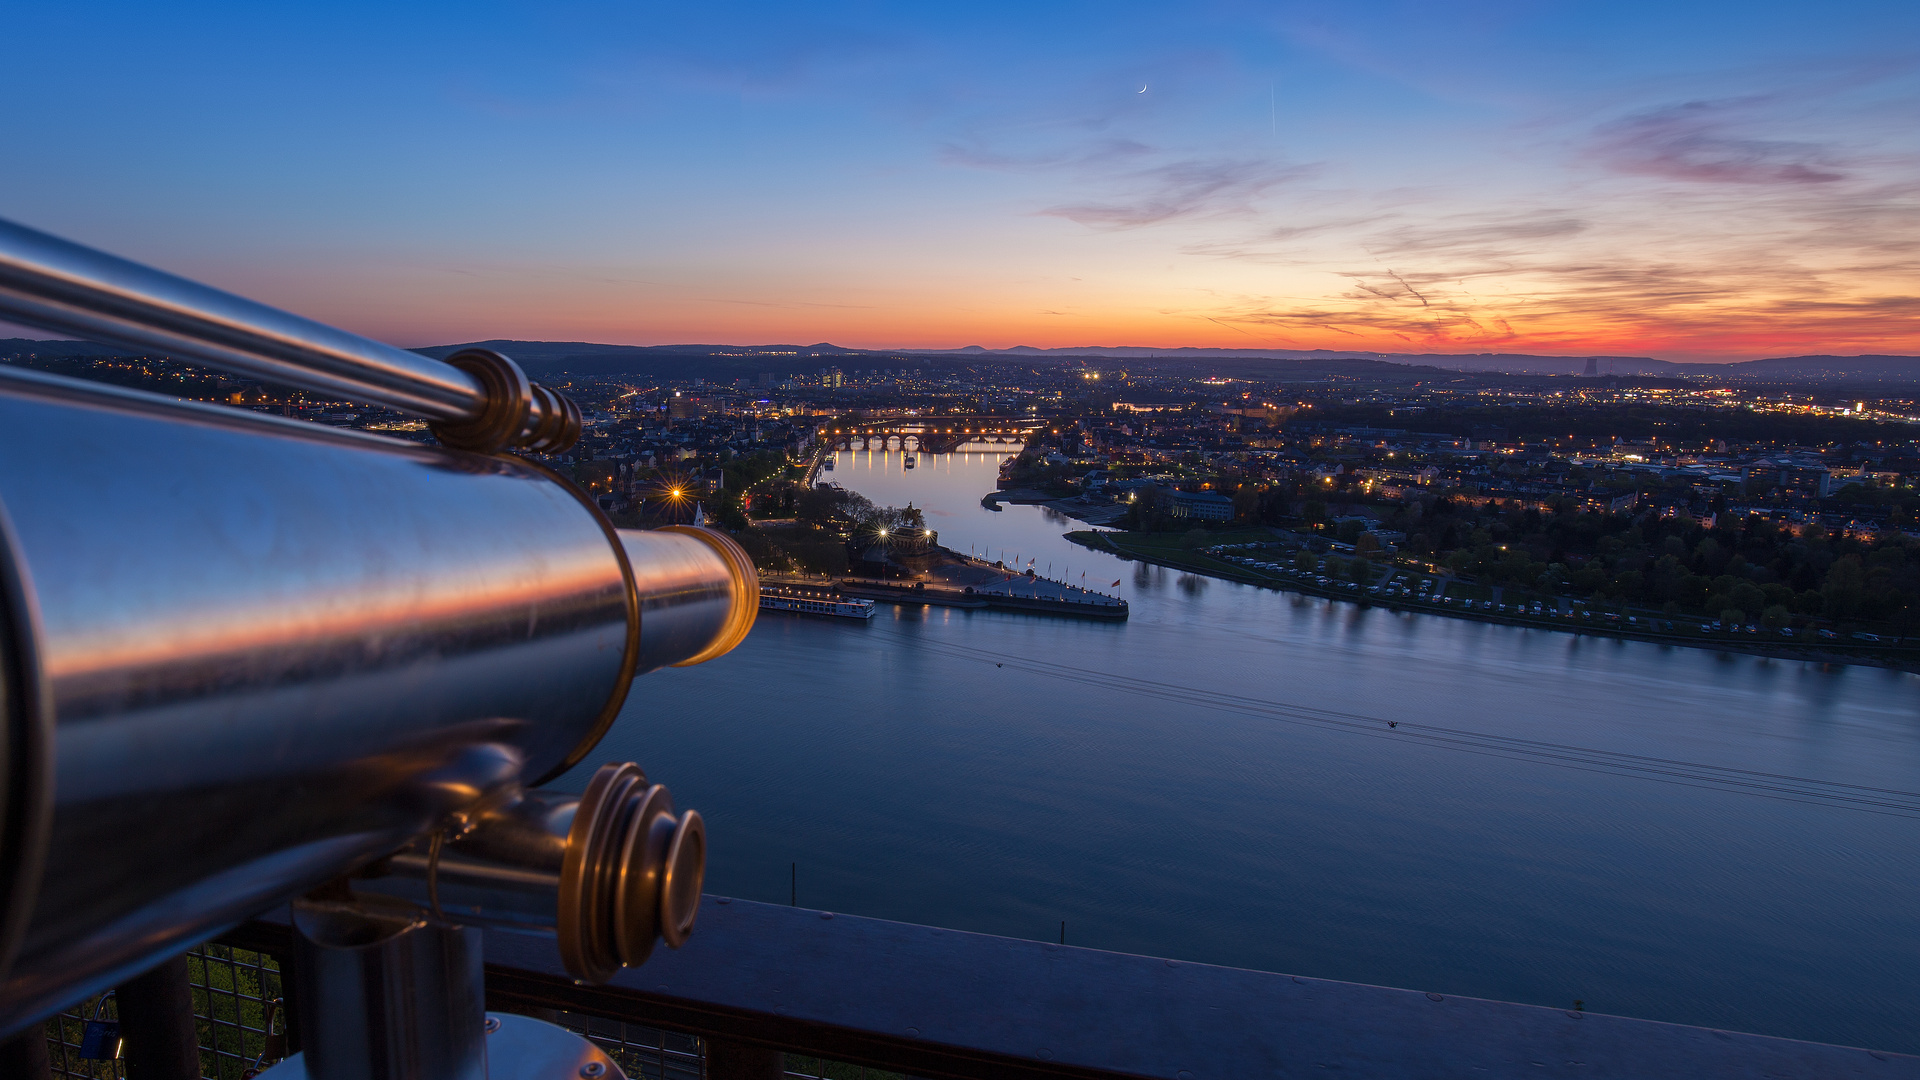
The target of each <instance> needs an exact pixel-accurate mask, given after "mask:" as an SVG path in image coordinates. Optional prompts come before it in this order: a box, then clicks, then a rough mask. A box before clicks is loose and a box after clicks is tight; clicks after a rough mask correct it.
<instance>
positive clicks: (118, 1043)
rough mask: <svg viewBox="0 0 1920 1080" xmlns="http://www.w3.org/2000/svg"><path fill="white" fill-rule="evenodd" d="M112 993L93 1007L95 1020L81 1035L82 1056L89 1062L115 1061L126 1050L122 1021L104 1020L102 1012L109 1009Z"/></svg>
mask: <svg viewBox="0 0 1920 1080" xmlns="http://www.w3.org/2000/svg"><path fill="white" fill-rule="evenodd" d="M112 996H113V995H112V994H111V993H109V994H105V995H103V996H102V997H101V998H100V1000H99V1002H98V1003H96V1004H95V1005H94V1007H93V1018H92V1019H90V1020H88V1021H87V1026H86V1029H85V1030H84V1031H82V1032H81V1035H80V1056H81V1057H82V1058H84V1059H86V1060H88V1061H113V1060H115V1059H116V1058H118V1057H119V1056H120V1051H121V1050H122V1049H124V1048H125V1045H126V1042H125V1040H123V1039H121V1038H120V1021H118V1020H102V1019H101V1018H100V1011H101V1010H102V1009H105V1008H106V1007H107V999H108V998H110V997H112Z"/></svg>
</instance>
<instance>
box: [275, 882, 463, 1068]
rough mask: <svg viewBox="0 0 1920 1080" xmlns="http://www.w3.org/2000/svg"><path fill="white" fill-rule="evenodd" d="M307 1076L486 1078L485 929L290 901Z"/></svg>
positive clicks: (406, 911) (405, 909) (405, 913)
mask: <svg viewBox="0 0 1920 1080" xmlns="http://www.w3.org/2000/svg"><path fill="white" fill-rule="evenodd" d="M293 925H294V929H295V930H297V931H298V933H297V934H295V935H294V955H293V965H292V966H293V978H294V980H295V982H296V984H297V986H298V991H297V992H296V993H295V994H294V996H293V997H294V1001H295V1002H297V1003H298V1004H297V1008H298V1009H299V1019H300V1042H301V1045H302V1046H303V1047H304V1048H305V1049H304V1052H303V1054H302V1058H303V1061H302V1064H303V1067H304V1069H305V1071H306V1075H307V1077H308V1080H488V1068H487V1056H488V1055H487V1050H488V1045H487V1044H488V1037H487V1031H486V999H487V985H486V969H485V967H484V965H483V964H482V962H481V956H480V931H479V930H478V929H475V928H472V927H459V926H454V925H451V924H449V923H445V922H441V921H438V920H434V919H430V918H426V917H424V916H423V915H422V913H421V912H420V910H419V909H418V908H415V907H413V906H412V905H410V904H396V903H378V902H368V901H365V900H362V901H358V902H350V903H342V902H339V901H332V900H300V901H296V902H295V903H294V905H293Z"/></svg>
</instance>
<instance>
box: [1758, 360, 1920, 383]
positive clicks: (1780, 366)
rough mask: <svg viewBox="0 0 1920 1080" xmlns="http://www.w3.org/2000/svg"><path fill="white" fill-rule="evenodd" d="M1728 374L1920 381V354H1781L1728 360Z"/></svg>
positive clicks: (1787, 378)
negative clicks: (1734, 361)
mask: <svg viewBox="0 0 1920 1080" xmlns="http://www.w3.org/2000/svg"><path fill="white" fill-rule="evenodd" d="M1725 369H1726V371H1727V373H1728V374H1731V375H1734V376H1737V377H1739V378H1741V379H1751V380H1753V381H1755V382H1798V383H1807V382H1812V383H1834V384H1844V385H1850V386H1853V385H1857V386H1873V385H1878V384H1891V383H1899V384H1913V383H1920V356H1779V357H1775V358H1773V359H1771V360H1747V361H1744V362H1742V363H1738V364H1727V365H1725Z"/></svg>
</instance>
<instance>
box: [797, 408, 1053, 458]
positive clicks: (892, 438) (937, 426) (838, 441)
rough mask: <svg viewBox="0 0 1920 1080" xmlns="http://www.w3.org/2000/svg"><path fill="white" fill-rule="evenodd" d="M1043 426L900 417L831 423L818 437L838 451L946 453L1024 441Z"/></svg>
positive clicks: (1009, 420)
mask: <svg viewBox="0 0 1920 1080" xmlns="http://www.w3.org/2000/svg"><path fill="white" fill-rule="evenodd" d="M1046 425H1047V421H1045V420H1029V419H1020V418H1017V417H1011V416H903V417H889V418H885V419H873V420H855V421H851V422H842V423H836V424H831V425H829V426H828V427H827V428H826V429H825V430H824V431H822V432H821V435H820V437H821V441H822V442H829V441H830V442H831V445H832V446H833V447H834V448H835V449H837V450H919V451H922V452H924V453H929V454H946V453H951V452H953V451H954V450H955V449H957V448H958V447H960V446H961V445H963V444H965V443H970V442H990V443H1022V444H1023V443H1025V442H1026V441H1027V440H1028V439H1029V438H1031V437H1032V436H1033V433H1034V432H1035V431H1038V430H1039V429H1041V428H1043V427H1045V426H1046Z"/></svg>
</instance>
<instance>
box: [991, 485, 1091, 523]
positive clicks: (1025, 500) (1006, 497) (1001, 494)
mask: <svg viewBox="0 0 1920 1080" xmlns="http://www.w3.org/2000/svg"><path fill="white" fill-rule="evenodd" d="M1003 502H1004V503H1009V504H1011V505H1014V506H1044V507H1046V508H1047V509H1049V510H1052V511H1055V512H1056V513H1061V514H1065V515H1066V516H1068V517H1070V518H1073V519H1075V520H1077V521H1084V522H1086V523H1087V524H1089V525H1113V524H1116V523H1118V522H1119V520H1120V519H1121V518H1123V517H1126V516H1127V508H1126V507H1125V506H1124V505H1121V504H1119V503H1113V502H1108V501H1106V500H1104V499H1089V498H1087V497H1086V496H1084V495H1072V496H1069V497H1067V498H1064V499H1063V498H1060V497H1059V496H1057V495H1051V494H1048V493H1047V492H1044V491H1041V490H1040V489H1038V488H1008V489H1006V490H1004V491H989V492H987V493H986V494H985V495H983V496H981V497H980V505H981V506H984V507H986V508H987V509H989V510H992V511H995V512H996V513H997V512H998V511H999V510H1000V504H1001V503H1003Z"/></svg>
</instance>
